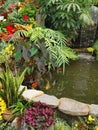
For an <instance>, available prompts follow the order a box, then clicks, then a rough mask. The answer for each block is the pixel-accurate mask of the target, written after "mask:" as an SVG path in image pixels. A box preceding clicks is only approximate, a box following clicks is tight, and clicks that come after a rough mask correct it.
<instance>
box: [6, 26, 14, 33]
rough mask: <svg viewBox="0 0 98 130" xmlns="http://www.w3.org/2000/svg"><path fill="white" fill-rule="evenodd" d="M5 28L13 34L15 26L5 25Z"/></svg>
mask: <svg viewBox="0 0 98 130" xmlns="http://www.w3.org/2000/svg"><path fill="white" fill-rule="evenodd" d="M6 30H7V31H8V33H9V34H13V33H14V32H15V28H14V27H12V26H10V25H9V26H6Z"/></svg>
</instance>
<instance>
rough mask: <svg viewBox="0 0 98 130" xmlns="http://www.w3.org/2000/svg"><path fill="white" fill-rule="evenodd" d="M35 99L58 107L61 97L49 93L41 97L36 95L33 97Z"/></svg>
mask: <svg viewBox="0 0 98 130" xmlns="http://www.w3.org/2000/svg"><path fill="white" fill-rule="evenodd" d="M33 101H40V102H43V103H46V104H47V105H49V106H51V107H52V108H56V107H57V106H58V105H59V99H57V97H55V96H51V95H47V94H43V95H41V96H39V97H36V98H34V99H33Z"/></svg>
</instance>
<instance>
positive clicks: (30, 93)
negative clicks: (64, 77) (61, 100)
mask: <svg viewBox="0 0 98 130" xmlns="http://www.w3.org/2000/svg"><path fill="white" fill-rule="evenodd" d="M43 94H44V92H43V91H39V90H33V89H27V90H25V91H24V92H23V94H22V96H23V98H24V99H25V100H27V101H29V100H33V98H35V97H38V96H41V95H43Z"/></svg>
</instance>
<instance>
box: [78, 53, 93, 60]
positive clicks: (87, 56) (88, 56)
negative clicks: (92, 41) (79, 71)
mask: <svg viewBox="0 0 98 130" xmlns="http://www.w3.org/2000/svg"><path fill="white" fill-rule="evenodd" d="M78 56H79V58H80V59H81V60H87V61H92V60H95V57H94V56H92V55H91V54H89V53H79V54H78Z"/></svg>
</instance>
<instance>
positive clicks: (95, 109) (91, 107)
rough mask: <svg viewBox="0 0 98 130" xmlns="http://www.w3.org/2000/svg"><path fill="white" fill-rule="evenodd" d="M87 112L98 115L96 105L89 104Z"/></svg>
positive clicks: (97, 106)
mask: <svg viewBox="0 0 98 130" xmlns="http://www.w3.org/2000/svg"><path fill="white" fill-rule="evenodd" d="M89 114H90V115H93V116H96V117H98V105H95V104H91V105H89Z"/></svg>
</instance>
